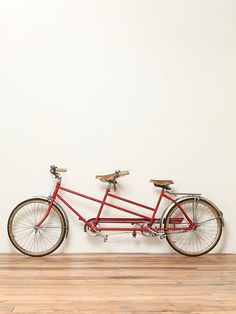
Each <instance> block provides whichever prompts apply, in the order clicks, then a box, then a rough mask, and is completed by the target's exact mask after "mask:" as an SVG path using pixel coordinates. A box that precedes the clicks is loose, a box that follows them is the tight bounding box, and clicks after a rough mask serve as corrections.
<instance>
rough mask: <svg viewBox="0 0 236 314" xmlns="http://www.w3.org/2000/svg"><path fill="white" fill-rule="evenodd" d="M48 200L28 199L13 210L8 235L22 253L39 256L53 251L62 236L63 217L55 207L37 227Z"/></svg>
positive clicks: (46, 207)
mask: <svg viewBox="0 0 236 314" xmlns="http://www.w3.org/2000/svg"><path fill="white" fill-rule="evenodd" d="M48 205H49V204H48V202H44V201H40V200H38V201H28V202H25V203H23V204H22V205H21V206H19V207H18V208H16V210H15V211H13V214H12V216H11V217H10V220H9V236H10V238H11V241H12V243H13V244H14V246H15V247H16V248H17V249H18V250H20V251H21V252H22V253H24V254H28V255H34V256H40V255H46V254H49V253H51V252H52V251H54V250H55V249H56V248H57V247H58V246H59V245H60V243H61V241H62V240H63V238H64V221H63V217H62V215H61V214H60V212H59V211H58V209H57V208H56V207H54V206H53V207H52V209H51V211H50V214H49V216H48V217H47V218H46V220H45V221H44V222H43V224H42V225H41V226H40V227H39V228H37V227H36V225H37V223H39V222H40V221H41V220H42V219H43V217H44V215H45V213H46V211H47V209H48Z"/></svg>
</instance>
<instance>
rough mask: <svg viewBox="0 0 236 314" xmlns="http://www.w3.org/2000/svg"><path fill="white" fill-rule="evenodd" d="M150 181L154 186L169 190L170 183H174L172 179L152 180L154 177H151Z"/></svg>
mask: <svg viewBox="0 0 236 314" xmlns="http://www.w3.org/2000/svg"><path fill="white" fill-rule="evenodd" d="M150 182H151V183H153V184H154V185H155V186H156V187H159V188H162V189H166V190H170V189H171V188H170V185H171V184H174V182H173V181H172V180H154V179H151V180H150Z"/></svg>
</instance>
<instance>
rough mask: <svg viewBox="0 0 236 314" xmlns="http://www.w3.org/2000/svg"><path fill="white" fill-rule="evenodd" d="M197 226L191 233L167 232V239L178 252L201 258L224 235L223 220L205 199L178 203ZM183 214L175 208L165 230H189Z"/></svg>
mask: <svg viewBox="0 0 236 314" xmlns="http://www.w3.org/2000/svg"><path fill="white" fill-rule="evenodd" d="M178 204H179V205H180V206H181V208H182V209H183V210H184V212H185V213H186V214H187V215H188V217H189V218H190V219H191V220H192V221H193V223H194V224H195V225H196V228H194V229H191V230H190V231H166V239H167V241H168V243H169V244H170V246H171V247H172V248H173V249H174V250H175V251H177V252H179V253H180V254H183V255H188V256H200V255H203V254H206V253H208V252H210V251H211V250H212V249H213V248H214V247H215V246H216V245H217V243H218V242H219V240H220V237H221V234H222V218H221V216H220V213H219V211H218V210H217V209H216V208H215V207H214V205H213V204H211V203H209V202H208V201H207V200H204V199H195V198H189V199H187V200H183V201H180V202H179V203H178ZM189 226H190V224H189V222H188V220H187V219H186V217H185V215H184V214H183V212H182V211H181V210H180V208H179V207H178V206H174V207H173V208H172V209H170V211H169V212H168V214H167V216H166V220H165V228H188V227H189Z"/></svg>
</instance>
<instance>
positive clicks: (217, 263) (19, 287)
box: [0, 254, 236, 314]
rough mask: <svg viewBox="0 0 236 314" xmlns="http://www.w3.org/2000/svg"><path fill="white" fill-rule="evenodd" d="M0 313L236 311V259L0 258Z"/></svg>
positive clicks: (160, 256) (144, 256)
mask: <svg viewBox="0 0 236 314" xmlns="http://www.w3.org/2000/svg"><path fill="white" fill-rule="evenodd" d="M0 278H1V281H0V313H9V312H12V313H37V314H38V313H49V314H51V313H72V314H73V313H169V314H170V313H171V314H186V313H192V314H203V313H205V314H206V313H208V314H219V313H229V314H232V313H234V314H235V313H236V255H233V254H232V255H230V254H219V255H213V254H212V255H211V254H209V255H206V256H202V257H196V258H188V257H182V256H179V255H174V254H173V255H165V254H53V255H51V256H48V257H43V258H31V257H26V256H23V255H21V254H0Z"/></svg>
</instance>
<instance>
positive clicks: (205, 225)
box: [8, 166, 223, 257]
mask: <svg viewBox="0 0 236 314" xmlns="http://www.w3.org/2000/svg"><path fill="white" fill-rule="evenodd" d="M66 171H67V169H65V168H58V167H56V166H51V168H50V172H51V173H52V174H53V175H54V177H55V180H56V185H55V188H54V189H53V192H52V193H51V195H50V196H49V197H33V198H30V199H27V200H24V201H23V202H21V203H20V204H19V205H17V206H16V207H15V208H14V210H13V211H12V213H11V215H10V217H9V220H8V235H9V238H10V240H11V242H12V244H13V245H14V246H15V247H16V249H18V250H19V251H20V252H22V253H24V254H26V255H30V256H38V257H39V256H44V255H48V254H50V253H52V252H53V251H55V250H56V249H57V248H58V247H59V246H60V245H61V244H62V242H63V240H64V239H65V237H67V236H68V232H69V220H68V217H67V214H66V212H65V210H64V209H63V208H62V205H61V204H64V205H65V206H66V207H68V208H69V209H70V210H71V211H72V212H74V213H75V215H77V216H78V218H79V220H80V221H82V222H83V223H84V231H85V232H87V233H88V234H89V235H90V236H100V237H102V238H103V239H104V241H105V242H106V241H107V238H108V234H107V232H112V234H116V233H119V232H121V231H122V232H130V233H131V234H132V236H133V237H134V238H135V237H136V236H137V234H140V235H142V236H144V237H158V236H159V237H160V238H161V239H164V238H166V239H167V241H168V243H169V244H170V246H171V247H172V248H173V249H174V250H175V251H177V252H179V253H181V254H183V255H188V256H199V255H203V254H206V253H207V252H209V251H211V250H212V249H213V248H214V247H215V246H216V245H217V243H218V242H219V240H220V237H221V234H222V227H223V214H222V212H221V211H220V210H219V209H218V208H217V207H216V206H215V205H214V204H213V203H212V202H211V201H209V200H208V199H206V198H204V197H202V196H201V194H195V193H174V192H171V188H170V185H171V184H173V183H174V182H173V181H172V180H150V182H151V183H153V184H154V185H155V186H156V187H157V188H160V189H161V191H160V195H159V197H158V200H157V204H156V206H155V207H150V206H147V205H144V204H140V203H137V202H134V201H131V200H129V199H126V198H122V197H120V196H118V195H116V194H114V192H113V193H112V192H111V191H112V190H114V191H116V188H117V179H118V178H120V177H121V176H125V175H128V174H129V172H128V171H119V170H117V171H115V172H114V173H112V174H108V175H98V176H96V178H97V179H100V180H101V181H102V182H105V183H107V184H108V187H107V189H106V191H105V194H104V196H103V198H102V200H99V199H96V198H94V197H91V196H88V195H85V194H81V193H78V192H76V191H73V190H70V189H68V188H65V187H63V186H62V185H61V181H62V177H61V175H60V173H62V172H66ZM62 191H63V192H67V193H71V194H74V195H77V196H78V197H82V198H85V199H88V200H90V201H93V202H96V203H99V204H100V206H99V209H98V213H97V216H96V217H95V218H90V219H88V220H87V219H85V218H84V217H83V216H82V215H81V214H80V213H79V212H78V211H76V210H75V209H74V208H73V207H72V206H71V205H70V204H69V203H68V202H67V201H66V200H65V199H64V197H62V196H61V194H60V192H62ZM108 198H112V199H116V200H119V201H121V202H124V203H127V204H132V205H134V206H136V207H139V208H142V209H144V210H147V211H148V212H149V213H150V214H149V215H144V214H143V212H138V211H137V212H136V211H133V210H130V209H127V208H124V207H121V206H118V205H114V204H111V203H110V202H108V201H107V199H108ZM162 199H167V200H168V201H170V204H169V206H168V207H167V208H166V209H165V210H164V212H163V214H162V215H161V216H160V217H159V218H157V217H156V214H157V211H158V209H159V207H160V204H161V201H162ZM58 201H60V204H59V203H58ZM105 206H108V207H109V208H114V209H115V210H117V211H121V212H125V213H126V216H127V214H129V217H120V218H117V217H116V218H115V217H104V216H103V215H102V214H103V213H104V211H105V210H104V207H105Z"/></svg>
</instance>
